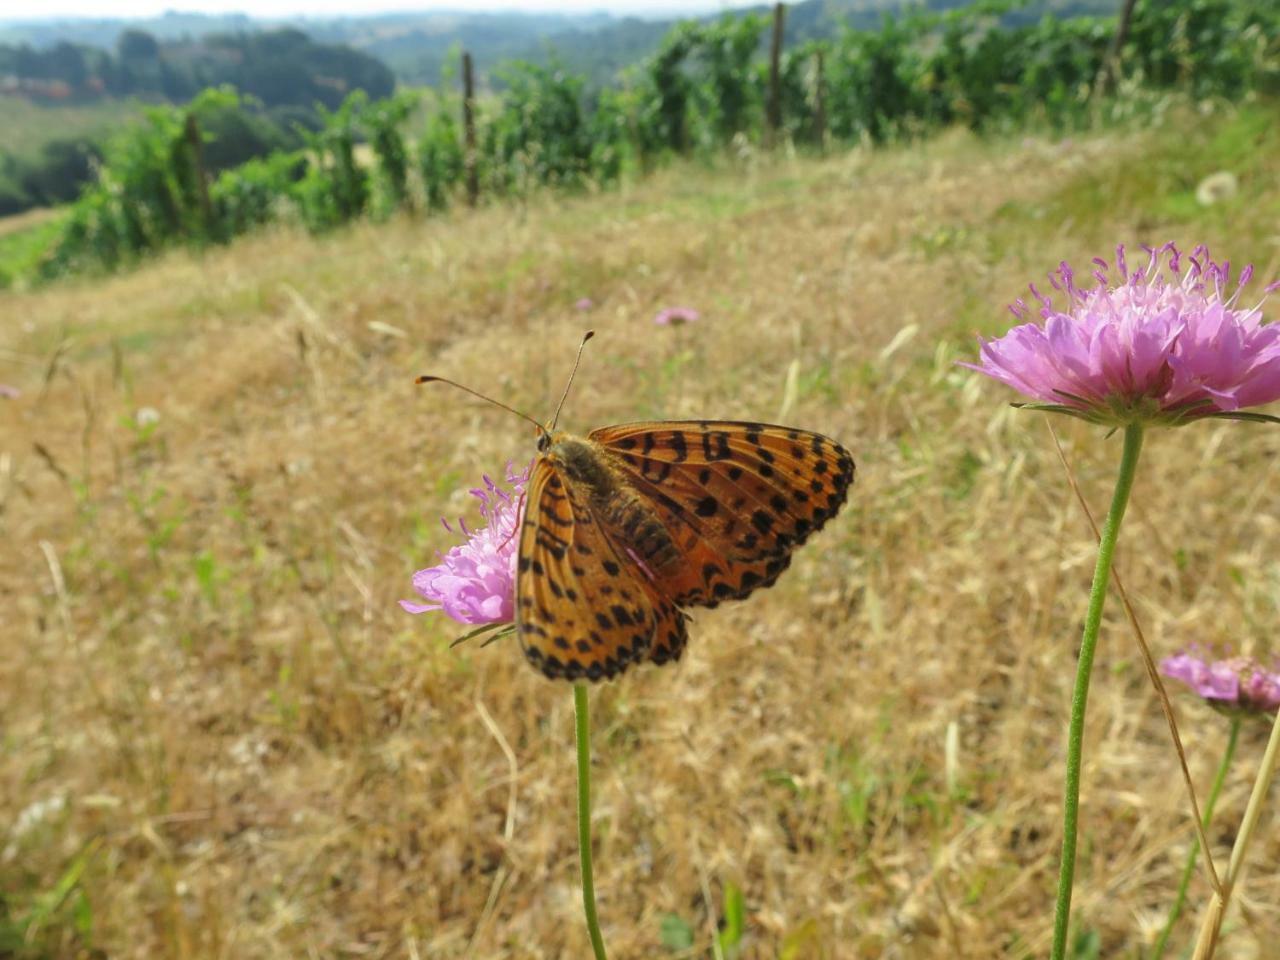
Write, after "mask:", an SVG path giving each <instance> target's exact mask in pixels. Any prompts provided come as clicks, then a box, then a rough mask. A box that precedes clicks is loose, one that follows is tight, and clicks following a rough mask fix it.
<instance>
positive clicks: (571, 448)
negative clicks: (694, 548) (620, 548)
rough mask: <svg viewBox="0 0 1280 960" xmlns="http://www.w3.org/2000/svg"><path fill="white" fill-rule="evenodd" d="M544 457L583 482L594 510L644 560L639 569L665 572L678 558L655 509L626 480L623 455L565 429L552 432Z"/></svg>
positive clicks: (648, 573) (571, 478) (647, 572)
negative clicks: (613, 452) (618, 454)
mask: <svg viewBox="0 0 1280 960" xmlns="http://www.w3.org/2000/svg"><path fill="white" fill-rule="evenodd" d="M546 456H547V458H548V459H550V460H552V461H553V462H555V463H556V464H557V465H560V466H562V467H563V469H564V473H565V477H566V478H567V479H568V480H569V481H570V482H572V483H580V484H582V486H583V487H584V489H585V490H586V491H587V502H588V504H589V505H590V507H591V510H592V512H593V513H595V514H596V515H597V516H598V517H599V518H600V520H601V522H602V523H603V524H604V525H605V527H606V528H609V529H614V530H617V531H619V532H620V533H621V534H622V540H623V542H624V543H626V544H627V546H628V549H630V551H631V553H633V554H635V555H636V557H633V559H636V558H637V557H638V559H640V560H642V561H643V562H644V566H643V567H642V568H641V572H642V573H643V574H644V575H645V576H647V577H648V578H649V579H650V580H652V579H654V574H653V572H652V571H655V570H656V571H658V572H659V573H662V572H664V571H665V570H667V569H668V568H670V567H671V566H672V565H673V564H678V563H679V562H680V552H679V551H678V550H677V549H676V545H675V544H674V543H673V542H672V540H671V534H670V533H669V532H668V530H667V528H666V527H665V526H664V525H663V523H662V520H661V518H660V517H659V516H658V513H657V511H656V510H654V508H653V507H652V506H650V505H649V504H648V503H646V502H645V500H644V498H643V497H641V496H640V495H639V494H637V493H636V491H635V488H634V487H633V486H632V485H631V484H629V483H628V482H627V480H626V477H625V476H624V474H623V467H624V461H623V460H622V459H621V458H620V457H618V456H617V455H616V454H612V453H610V452H609V451H608V450H607V449H605V448H604V447H603V446H601V445H600V444H598V443H596V442H595V441H594V440H591V439H588V438H584V437H575V436H573V435H572V434H569V433H566V432H564V431H557V432H555V433H553V434H551V439H550V444H549V445H548V448H547V452H546Z"/></svg>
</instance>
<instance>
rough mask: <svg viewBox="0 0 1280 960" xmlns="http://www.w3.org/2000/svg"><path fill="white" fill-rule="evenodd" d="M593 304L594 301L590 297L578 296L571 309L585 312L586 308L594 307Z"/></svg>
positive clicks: (594, 303)
mask: <svg viewBox="0 0 1280 960" xmlns="http://www.w3.org/2000/svg"><path fill="white" fill-rule="evenodd" d="M595 305H596V302H595V301H594V300H592V299H591V298H590V297H580V298H578V300H577V301H576V302H575V303H574V305H573V309H575V310H577V311H578V312H579V313H586V312H587V311H588V310H591V309H594V308H595Z"/></svg>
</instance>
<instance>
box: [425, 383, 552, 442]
mask: <svg viewBox="0 0 1280 960" xmlns="http://www.w3.org/2000/svg"><path fill="white" fill-rule="evenodd" d="M413 382H414V383H447V384H448V385H449V386H451V387H457V388H458V389H459V390H463V391H465V392H467V393H469V394H471V395H472V396H473V397H479V398H480V399H481V400H483V401H484V402H485V403H492V404H493V405H494V406H495V407H501V408H502V409H503V410H506V411H507V412H508V413H514V414H515V415H516V416H517V417H520V418H521V419H523V420H528V421H529V422H530V423H532V424H533V425H534V426H535V427H537V428H538V431H539V432H540V433H546V432H547V428H546V427H544V426H543V425H542V424H540V423H539V422H538V421H537V420H535V419H533V417H531V416H529V415H528V414H527V413H521V412H520V411H519V410H517V409H516V408H515V407H509V406H507V405H506V404H505V403H503V402H502V401H501V400H495V399H493V397H486V396H485V395H484V394H483V393H480V392H479V391H478V390H472V389H471V388H470V387H464V386H463V385H462V384H460V383H458V382H457V381H456V380H449V379H447V378H445V377H432V376H421V377H419V378H418V379H417V380H415V381H413Z"/></svg>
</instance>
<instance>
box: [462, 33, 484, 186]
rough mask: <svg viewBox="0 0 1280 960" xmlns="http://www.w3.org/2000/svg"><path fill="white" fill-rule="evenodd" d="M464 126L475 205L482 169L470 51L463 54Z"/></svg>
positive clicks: (469, 182) (465, 157)
mask: <svg viewBox="0 0 1280 960" xmlns="http://www.w3.org/2000/svg"><path fill="white" fill-rule="evenodd" d="M462 128H463V130H464V136H465V138H466V139H465V144H466V150H465V152H464V154H463V166H464V167H465V168H466V173H467V205H468V206H471V207H474V206H475V205H476V202H477V201H478V200H479V198H480V171H479V169H478V164H477V162H476V159H477V158H476V83H475V74H474V72H473V71H472V66H471V54H469V53H464V54H463V55H462Z"/></svg>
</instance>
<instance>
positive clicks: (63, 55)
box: [45, 43, 89, 90]
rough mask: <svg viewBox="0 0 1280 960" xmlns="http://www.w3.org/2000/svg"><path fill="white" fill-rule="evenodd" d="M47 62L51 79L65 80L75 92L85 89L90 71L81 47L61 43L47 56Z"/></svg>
mask: <svg viewBox="0 0 1280 960" xmlns="http://www.w3.org/2000/svg"><path fill="white" fill-rule="evenodd" d="M45 62H46V63H48V65H49V73H50V75H51V76H50V79H53V80H64V81H66V83H67V84H68V85H69V86H70V87H71V88H72V89H73V90H83V89H84V86H85V81H87V80H88V79H89V70H88V68H87V67H86V66H85V62H84V54H83V53H82V52H81V50H80V48H79V47H75V46H72V45H71V44H69V43H59V44H57V45H56V46H55V47H54V48H53V49H52V50H50V51H49V52H48V54H46V55H45Z"/></svg>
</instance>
